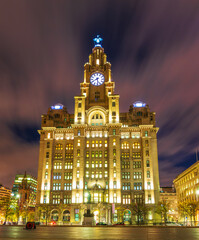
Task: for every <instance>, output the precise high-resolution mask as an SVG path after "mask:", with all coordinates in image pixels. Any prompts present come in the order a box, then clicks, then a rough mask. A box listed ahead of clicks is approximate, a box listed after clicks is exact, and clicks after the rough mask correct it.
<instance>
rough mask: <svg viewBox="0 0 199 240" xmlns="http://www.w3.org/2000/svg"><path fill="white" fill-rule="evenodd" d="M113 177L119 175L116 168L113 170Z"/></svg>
mask: <svg viewBox="0 0 199 240" xmlns="http://www.w3.org/2000/svg"><path fill="white" fill-rule="evenodd" d="M113 177H114V178H116V177H117V174H116V170H114V172H113Z"/></svg>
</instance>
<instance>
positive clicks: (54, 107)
mask: <svg viewBox="0 0 199 240" xmlns="http://www.w3.org/2000/svg"><path fill="white" fill-rule="evenodd" d="M63 107H64V106H63V105H62V104H60V103H58V104H55V105H54V106H51V109H53V110H60V109H63Z"/></svg>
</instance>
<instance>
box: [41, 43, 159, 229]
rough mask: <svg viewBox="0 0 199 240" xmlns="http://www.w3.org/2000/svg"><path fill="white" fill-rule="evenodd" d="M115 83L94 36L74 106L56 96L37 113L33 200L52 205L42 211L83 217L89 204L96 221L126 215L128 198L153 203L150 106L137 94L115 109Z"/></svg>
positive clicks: (129, 217)
mask: <svg viewBox="0 0 199 240" xmlns="http://www.w3.org/2000/svg"><path fill="white" fill-rule="evenodd" d="M95 73H97V75H94V76H93V74H95ZM91 82H92V83H91ZM114 88H115V82H113V81H112V75H111V64H110V63H109V62H107V56H106V54H105V53H104V49H103V48H102V47H101V45H100V44H95V47H94V48H93V50H92V53H91V54H90V56H89V62H88V63H86V64H85V65H84V80H83V82H82V83H80V89H81V94H80V95H79V96H75V108H74V114H70V113H68V111H67V109H66V107H65V106H63V105H62V104H57V105H54V106H51V107H50V108H49V109H48V113H47V114H45V115H42V123H41V130H39V134H40V151H39V166H38V192H37V206H38V209H39V207H40V209H42V207H45V206H46V205H48V206H49V207H50V210H49V216H48V214H46V215H45V214H43V215H42V214H41V216H43V217H44V218H45V216H48V218H49V219H53V220H55V221H57V222H59V223H69V222H70V224H71V223H75V224H81V223H82V222H83V218H84V217H83V215H84V213H85V212H86V210H90V212H91V213H93V214H94V220H95V222H99V221H100V222H106V223H108V224H110V223H113V222H118V221H126V222H129V223H130V222H132V221H133V219H134V216H133V212H132V210H131V205H132V203H133V202H137V203H138V202H143V203H145V204H147V205H150V206H152V208H153V207H154V206H155V205H156V204H157V203H158V201H159V191H160V189H159V170H158V153H157V132H158V128H157V127H156V124H155V113H154V112H151V111H150V109H149V106H148V105H146V104H144V103H142V102H136V103H134V104H132V105H130V108H129V112H126V113H120V111H119V97H120V96H119V95H117V94H115V93H114ZM41 211H43V210H41ZM67 214H68V215H67ZM150 214H151V216H150V218H153V217H154V216H153V212H151V213H150ZM65 215H67V216H68V217H65ZM66 219H67V221H66Z"/></svg>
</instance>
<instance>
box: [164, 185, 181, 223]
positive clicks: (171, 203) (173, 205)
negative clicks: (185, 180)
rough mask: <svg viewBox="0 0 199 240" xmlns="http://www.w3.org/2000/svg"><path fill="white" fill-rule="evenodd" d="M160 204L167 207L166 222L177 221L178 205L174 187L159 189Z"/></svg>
mask: <svg viewBox="0 0 199 240" xmlns="http://www.w3.org/2000/svg"><path fill="white" fill-rule="evenodd" d="M160 202H162V203H165V204H166V206H167V207H168V213H167V221H170V222H176V221H178V203H177V196H176V190H175V188H174V187H161V188H160Z"/></svg>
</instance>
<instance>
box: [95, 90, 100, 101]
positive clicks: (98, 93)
mask: <svg viewBox="0 0 199 240" xmlns="http://www.w3.org/2000/svg"><path fill="white" fill-rule="evenodd" d="M99 99H100V92H95V101H96V102H97V101H98V100H99Z"/></svg>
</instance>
